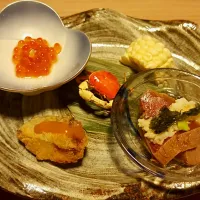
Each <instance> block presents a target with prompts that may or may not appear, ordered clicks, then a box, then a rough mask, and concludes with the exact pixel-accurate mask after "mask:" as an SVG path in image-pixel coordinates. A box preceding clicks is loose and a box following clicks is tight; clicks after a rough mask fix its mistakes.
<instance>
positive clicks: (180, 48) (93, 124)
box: [0, 9, 200, 200]
mask: <svg viewBox="0 0 200 200" xmlns="http://www.w3.org/2000/svg"><path fill="white" fill-rule="evenodd" d="M63 22H64V24H65V25H66V27H68V28H73V29H78V30H81V31H84V32H85V33H86V34H87V35H88V36H89V38H90V40H91V42H92V48H93V50H92V55H91V58H90V60H89V62H88V64H87V66H86V69H87V70H89V71H95V70H99V69H104V70H108V71H111V72H112V73H113V74H115V75H116V76H117V77H118V79H119V81H120V83H121V84H122V83H123V82H124V75H126V76H127V77H128V76H130V75H131V74H132V73H134V72H133V71H132V70H131V69H130V68H128V67H126V66H123V65H121V64H120V63H119V58H120V56H121V55H122V54H123V53H124V51H125V48H127V46H128V45H129V44H130V42H131V41H133V40H134V39H136V38H137V37H139V36H141V35H143V34H148V35H151V36H153V37H155V38H157V39H159V40H161V41H162V42H163V43H165V44H166V46H167V47H168V48H169V49H170V50H171V52H172V53H173V57H174V60H175V63H176V66H178V68H181V69H184V70H186V71H190V72H193V73H195V74H198V75H200V56H199V55H200V45H199V43H200V29H199V27H198V26H197V25H196V24H194V23H192V22H189V21H169V22H162V21H146V20H140V19H134V18H131V17H127V16H125V15H123V14H120V13H118V12H115V11H112V10H107V9H95V10H91V11H87V12H84V13H80V14H77V15H74V16H71V17H64V18H63ZM77 88H78V87H77V84H76V82H75V81H71V82H70V83H67V84H66V85H64V86H62V87H61V88H59V89H57V90H55V91H52V92H47V93H43V94H41V95H38V96H34V97H25V96H22V95H19V94H14V93H8V92H4V91H0V105H1V106H0V185H1V187H2V188H3V189H6V190H8V191H10V192H13V193H15V194H19V195H22V196H26V197H31V198H35V199H70V200H72V199H85V200H90V199H95V200H97V199H113V200H114V199H115V200H116V199H124V200H125V199H139V200H142V199H150V198H153V199H162V198H165V199H168V198H171V199H173V198H177V197H180V196H186V195H188V194H191V193H195V192H198V191H199V187H198V185H199V182H193V183H180V182H177V183H170V182H164V181H161V180H159V179H157V178H155V177H152V176H150V175H148V174H145V173H144V172H142V171H141V170H140V169H139V168H138V167H137V166H136V165H134V164H133V163H132V162H130V161H129V160H128V158H127V157H126V155H125V154H124V153H123V151H122V150H121V148H120V147H119V146H118V144H117V142H116V140H115V138H114V135H113V134H112V132H111V124H110V119H109V118H102V117H98V116H95V115H94V113H93V111H92V110H90V109H89V108H88V107H87V106H86V104H85V103H84V101H82V100H81V99H80V97H79V96H78V90H77ZM44 114H52V115H54V114H55V115H66V114H67V115H73V116H74V117H75V118H76V119H77V120H80V121H81V122H82V124H83V126H84V128H85V129H86V131H87V134H88V138H89V144H88V147H87V151H86V155H85V157H84V159H83V160H82V162H79V163H77V164H72V165H56V164H54V163H51V162H41V161H40V162H39V161H37V160H36V158H35V157H34V156H33V155H32V154H31V153H29V152H28V151H27V150H26V149H25V148H24V146H23V145H22V144H21V143H19V142H18V140H17V137H16V131H17V129H18V128H19V127H20V125H22V124H23V122H24V121H26V120H28V119H30V118H31V117H33V116H35V115H44ZM182 189H187V190H182Z"/></svg>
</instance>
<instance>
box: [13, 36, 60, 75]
mask: <svg viewBox="0 0 200 200" xmlns="http://www.w3.org/2000/svg"><path fill="white" fill-rule="evenodd" d="M61 49H62V48H61V45H60V44H59V43H55V44H54V46H53V47H49V45H48V42H47V41H46V40H44V39H42V38H37V39H33V38H31V37H26V38H25V39H24V40H20V41H19V42H18V44H17V46H16V47H15V48H14V50H13V58H12V59H13V62H14V64H15V65H16V69H15V72H16V76H17V77H20V78H24V77H35V78H36V77H39V76H46V75H48V74H49V73H50V72H51V67H52V65H53V63H55V62H56V61H57V55H58V54H59V53H60V52H61Z"/></svg>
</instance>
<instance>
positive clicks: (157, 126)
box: [138, 90, 200, 165]
mask: <svg viewBox="0 0 200 200" xmlns="http://www.w3.org/2000/svg"><path fill="white" fill-rule="evenodd" d="M140 110H141V115H140V118H139V119H138V126H139V128H140V134H141V136H142V138H143V139H144V140H145V142H146V144H147V147H148V148H149V150H150V152H151V153H152V155H153V156H154V157H155V158H156V160H157V161H159V163H160V164H162V165H166V164H168V163H169V162H170V161H171V160H172V159H174V158H175V157H176V156H177V155H178V157H177V158H178V159H180V160H181V161H182V162H184V163H185V164H187V165H196V164H199V163H200V158H199V156H198V158H195V159H189V157H196V155H200V154H198V152H199V145H200V122H199V118H200V117H199V113H200V104H199V103H197V102H194V101H188V100H187V99H185V98H178V99H175V98H173V97H170V96H169V95H167V94H164V93H157V92H155V91H152V90H148V91H146V92H145V93H144V94H143V95H142V96H141V98H140ZM188 150H190V151H188ZM180 153H182V154H180Z"/></svg>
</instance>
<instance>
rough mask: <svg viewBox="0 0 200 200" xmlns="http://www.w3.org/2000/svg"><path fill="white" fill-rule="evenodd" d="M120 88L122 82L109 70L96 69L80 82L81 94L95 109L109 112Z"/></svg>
mask: <svg viewBox="0 0 200 200" xmlns="http://www.w3.org/2000/svg"><path fill="white" fill-rule="evenodd" d="M119 88H120V84H119V82H118V80H117V78H116V77H115V76H114V75H113V74H111V73H110V72H107V71H96V72H93V73H91V74H90V75H89V77H88V78H86V80H84V81H83V82H82V83H80V85H79V95H80V96H81V98H83V99H84V100H85V101H86V102H87V103H88V104H89V105H90V106H91V107H92V108H93V109H97V110H100V112H101V110H105V111H106V110H107V112H109V110H110V109H111V107H112V103H113V99H114V98H115V96H116V94H117V92H118V90H119ZM92 104H93V105H92ZM94 106H96V108H95V107H94Z"/></svg>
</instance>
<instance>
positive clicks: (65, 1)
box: [0, 0, 200, 200]
mask: <svg viewBox="0 0 200 200" xmlns="http://www.w3.org/2000/svg"><path fill="white" fill-rule="evenodd" d="M12 2H14V1H13V0H1V1H0V9H2V8H3V7H5V6H6V5H7V4H9V3H12ZM42 2H44V3H46V4H48V5H49V6H51V7H52V8H53V9H55V10H56V12H57V13H58V14H59V15H60V16H69V15H73V14H76V13H79V12H82V11H86V10H89V9H92V8H110V9H113V10H116V11H119V12H122V13H124V14H126V15H129V16H132V17H136V18H140V19H154V20H155V19H159V20H172V19H187V20H190V21H193V22H195V23H197V24H200V12H199V7H200V0H176V1H174V0H167V1H166V0H139V1H138V0H126V1H122V0H115V1H114V0H56V1H55V0H43V1H42ZM0 198H1V199H2V200H22V198H20V197H16V196H14V195H12V194H9V193H7V192H4V191H2V190H0ZM186 199H188V200H189V199H190V200H192V199H193V200H194V199H200V195H193V196H192V197H187V198H184V200H186Z"/></svg>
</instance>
